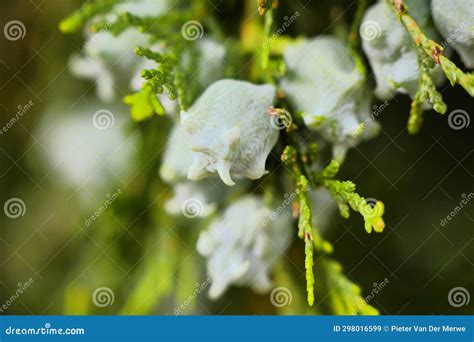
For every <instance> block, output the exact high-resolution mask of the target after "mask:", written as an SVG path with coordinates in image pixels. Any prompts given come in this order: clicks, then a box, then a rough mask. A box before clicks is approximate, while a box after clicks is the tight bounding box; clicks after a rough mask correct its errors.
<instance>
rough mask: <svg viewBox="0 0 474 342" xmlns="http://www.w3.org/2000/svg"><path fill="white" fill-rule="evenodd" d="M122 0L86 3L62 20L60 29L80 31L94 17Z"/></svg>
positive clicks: (98, 0) (72, 31)
mask: <svg viewBox="0 0 474 342" xmlns="http://www.w3.org/2000/svg"><path fill="white" fill-rule="evenodd" d="M118 2H120V0H95V1H91V2H87V3H85V4H84V5H83V6H82V7H81V8H80V9H79V10H77V11H76V12H74V13H73V14H71V15H70V16H69V17H67V18H66V19H64V20H63V21H61V23H60V24H59V29H60V30H61V32H63V33H74V32H77V31H79V30H80V29H81V28H82V27H83V26H84V25H85V23H86V22H87V21H88V20H89V19H91V18H92V17H94V16H96V15H98V14H103V13H107V12H108V11H110V10H111V9H112V8H113V7H114V5H115V4H117V3H118Z"/></svg>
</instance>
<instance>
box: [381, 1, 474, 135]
mask: <svg viewBox="0 0 474 342" xmlns="http://www.w3.org/2000/svg"><path fill="white" fill-rule="evenodd" d="M386 2H387V4H388V6H389V7H390V8H392V9H393V11H394V12H395V14H396V15H397V17H398V19H399V20H400V22H401V23H402V24H403V26H404V27H405V29H406V30H407V32H408V33H409V35H410V37H411V39H412V41H413V44H414V45H415V47H416V50H417V55H418V69H419V73H420V78H419V85H418V91H417V93H416V95H415V98H414V99H413V102H412V105H411V111H410V118H409V122H408V132H410V133H411V134H414V133H417V132H418V131H419V129H420V127H421V124H422V121H423V104H424V103H425V102H426V101H429V103H431V104H432V105H433V109H434V110H435V111H436V112H438V113H440V114H444V113H445V112H446V110H447V105H446V104H445V103H444V101H443V97H442V96H441V94H440V93H439V92H438V91H437V90H436V86H435V84H434V81H433V79H432V77H431V75H430V70H431V69H432V68H434V67H435V65H441V69H442V70H443V72H444V74H445V75H446V77H447V78H448V79H449V81H450V82H451V85H452V86H455V85H456V84H459V85H461V86H462V87H463V88H464V89H465V90H466V91H467V93H468V94H469V95H471V96H473V97H474V74H472V73H470V74H467V73H464V72H463V71H462V70H460V69H459V68H458V67H457V66H456V65H455V64H454V63H453V62H452V61H450V60H449V58H447V57H446V56H444V55H443V51H444V49H443V48H442V47H441V46H440V45H439V44H437V43H436V42H435V41H433V40H431V39H429V38H428V37H427V36H426V35H425V34H424V33H423V32H422V31H421V29H420V27H419V26H418V24H417V23H416V21H415V20H414V19H413V18H412V17H411V16H410V14H409V8H408V7H407V6H406V4H405V2H404V1H403V0H386Z"/></svg>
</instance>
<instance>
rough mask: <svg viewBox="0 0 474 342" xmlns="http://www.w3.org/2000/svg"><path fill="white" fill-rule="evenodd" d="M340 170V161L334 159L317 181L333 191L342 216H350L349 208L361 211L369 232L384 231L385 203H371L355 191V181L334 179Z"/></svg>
mask: <svg viewBox="0 0 474 342" xmlns="http://www.w3.org/2000/svg"><path fill="white" fill-rule="evenodd" d="M338 171H339V163H338V162H336V161H335V160H333V161H331V163H329V165H328V166H327V167H326V168H325V169H323V170H322V171H321V172H320V173H319V174H318V175H317V176H316V181H317V183H318V184H321V185H322V186H324V187H325V188H326V189H328V190H329V191H330V192H331V193H332V195H333V196H334V199H335V200H336V201H337V203H338V204H339V210H340V212H341V216H342V217H344V218H348V217H349V209H352V210H354V211H356V212H359V213H360V214H361V215H362V217H363V218H364V223H365V224H364V226H365V230H366V231H367V233H371V232H372V230H374V231H375V232H377V233H381V232H383V230H384V228H385V222H384V220H383V214H384V212H385V206H384V205H383V203H382V202H380V201H377V202H376V203H375V204H374V203H369V202H368V201H367V200H366V199H365V198H364V197H362V196H360V195H359V194H358V193H356V192H355V190H356V186H355V184H354V183H352V182H350V181H340V180H336V179H334V177H335V176H336V175H337V173H338Z"/></svg>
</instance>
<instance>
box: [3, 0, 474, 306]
mask: <svg viewBox="0 0 474 342" xmlns="http://www.w3.org/2000/svg"><path fill="white" fill-rule="evenodd" d="M209 1H213V5H214V6H215V7H216V8H217V9H216V13H215V14H216V16H217V17H218V19H219V20H221V21H222V22H223V23H227V24H226V25H225V27H226V31H227V32H226V33H228V34H229V35H238V34H239V22H240V20H241V18H242V17H243V6H242V4H241V2H239V1H218V0H209ZM281 3H282V10H281V11H280V13H279V14H278V15H280V16H281V17H283V16H284V15H285V13H293V12H294V11H295V10H298V11H300V13H301V19H300V20H298V21H297V22H296V23H295V26H294V27H292V28H291V34H293V35H296V34H301V35H303V34H305V35H309V36H313V35H317V34H321V33H323V32H325V33H331V32H332V33H334V32H338V30H340V29H341V28H340V27H339V24H337V25H331V23H332V22H336V21H337V22H343V21H344V20H347V22H350V20H351V18H352V15H353V13H354V10H355V5H354V2H353V1H304V0H301V2H300V1H291V2H285V1H281ZM81 4H82V2H81V1H79V0H71V1H59V0H36V1H35V0H31V1H29V0H24V1H14V0H11V1H10V0H2V2H1V3H0V13H1V16H2V27H3V26H4V25H5V24H6V23H7V22H9V21H11V20H20V21H21V22H22V23H23V24H24V26H25V28H26V35H25V37H24V38H23V39H19V40H17V41H10V40H8V39H5V37H4V35H2V36H0V74H1V82H0V83H1V87H0V117H1V121H0V125H1V126H4V125H5V124H6V123H7V122H9V120H10V119H11V117H13V116H14V115H15V113H16V112H17V110H18V106H23V107H24V106H25V104H27V103H29V102H30V101H32V103H33V105H32V106H31V108H30V109H28V110H27V111H26V112H25V114H24V115H23V116H22V117H21V118H20V119H19V120H18V121H17V122H16V123H15V124H14V125H13V126H12V127H11V128H10V129H8V131H7V132H6V133H4V134H2V135H1V136H0V142H1V150H0V203H1V204H2V207H3V205H4V203H5V202H6V201H7V200H8V199H11V198H21V199H22V200H23V201H24V203H25V205H26V211H25V214H24V215H23V216H21V217H19V218H16V219H12V218H8V217H6V216H5V215H3V212H2V215H0V305H1V304H2V303H5V302H7V301H8V299H9V298H10V297H11V296H12V295H13V294H14V293H15V291H17V288H18V287H19V285H18V284H19V283H21V284H25V283H26V282H28V281H29V279H30V278H31V279H33V283H32V284H31V285H30V286H29V287H28V289H27V290H25V291H24V293H22V295H21V296H20V297H19V298H18V299H17V300H15V301H14V302H13V303H11V305H9V306H8V309H7V310H4V312H2V314H62V313H71V314H72V313H95V314H117V313H132V314H134V313H144V314H151V313H159V314H173V310H174V308H175V307H176V305H177V304H176V303H178V304H179V303H181V302H182V299H183V298H184V299H185V298H187V297H188V295H189V293H190V292H192V289H193V287H194V283H195V282H196V279H200V281H202V279H204V275H205V269H204V263H203V262H202V260H198V259H199V257H198V256H197V254H196V253H195V252H194V249H193V248H194V246H193V245H192V244H191V243H189V241H192V240H193V239H195V238H196V234H197V231H192V230H190V229H187V228H188V227H187V225H188V224H187V222H186V221H178V222H176V221H173V220H171V218H170V217H169V216H168V215H166V214H165V213H164V211H163V208H162V206H163V201H164V199H166V198H167V197H169V191H165V193H164V194H163V190H167V188H166V185H165V184H164V183H162V182H161V181H160V180H159V179H158V173H157V172H158V166H159V160H160V154H159V153H158V152H159V151H160V150H161V148H162V147H163V144H164V143H165V142H166V130H167V129H168V128H169V125H170V122H167V121H166V120H161V121H159V122H158V121H156V120H155V121H150V122H147V123H144V124H140V125H139V124H136V123H132V122H131V120H129V116H128V109H127V107H126V106H125V105H120V104H118V105H116V106H114V113H120V115H121V117H122V118H123V119H124V120H122V121H123V122H124V128H123V129H124V131H125V132H128V135H130V134H131V133H132V132H135V131H136V130H140V132H142V134H141V135H137V136H136V137H135V138H134V139H135V141H134V147H133V149H134V151H136V152H137V153H136V154H135V155H134V157H133V163H132V165H130V170H128V171H127V172H128V173H127V175H126V177H125V178H124V177H117V182H116V183H115V185H114V187H112V188H109V189H108V190H98V192H97V193H87V191H86V192H84V191H78V189H77V188H70V189H68V188H66V187H63V186H61V185H60V181H59V180H58V176H57V174H56V173H55V172H54V168H53V167H52V165H51V164H48V163H47V162H45V160H44V159H45V157H44V156H45V154H44V152H45V151H44V150H43V151H42V149H44V148H45V146H43V139H44V137H41V136H38V134H39V133H38V132H40V131H38V129H39V128H38V127H40V126H41V125H40V123H41V122H42V121H41V120H42V119H43V117H44V116H45V115H47V114H48V113H49V112H54V113H56V115H59V116H61V115H64V116H68V115H71V113H72V112H75V111H79V110H82V109H81V108H85V107H87V106H96V107H94V108H96V109H95V110H97V109H99V108H101V107H99V108H98V107H97V106H98V104H97V103H98V102H97V100H95V90H94V87H93V86H92V85H91V83H90V82H87V81H83V80H78V79H75V78H73V77H72V76H71V75H70V73H69V71H68V60H69V57H70V56H71V55H72V54H73V53H74V52H78V51H80V49H81V47H82V44H83V38H82V37H81V35H79V34H78V35H63V34H61V33H60V32H59V31H58V29H57V24H58V22H59V21H60V20H61V19H62V18H64V17H65V16H66V15H68V14H69V13H71V12H72V11H73V10H74V9H76V8H78V7H79V6H80V5H81ZM303 5H304V6H305V8H304V7H303ZM343 19H344V20H343ZM328 28H329V29H328ZM454 60H455V61H456V62H458V63H459V59H458V58H457V57H454ZM459 64H460V63H459ZM441 90H442V94H443V96H444V97H445V100H446V102H447V104H448V106H449V109H448V112H449V111H452V110H455V109H463V110H465V111H467V112H468V113H470V114H472V113H473V112H474V105H473V101H472V99H471V98H469V96H468V95H467V94H465V92H463V91H462V90H461V89H460V88H459V87H457V88H451V87H450V86H448V85H445V86H444V87H443V88H441ZM124 95H125V94H124ZM99 106H102V107H103V108H109V107H110V105H106V104H103V105H100V104H99ZM409 106H410V101H409V99H408V98H407V97H405V96H397V97H396V98H394V99H392V100H391V101H390V104H389V106H388V107H387V109H385V110H384V111H383V112H382V113H381V114H380V115H379V116H378V119H379V121H380V122H381V123H382V127H383V131H382V133H381V134H380V135H379V136H378V137H377V138H376V139H374V140H371V141H368V142H365V143H363V144H361V145H360V146H358V147H357V148H355V149H352V150H351V151H350V152H349V154H348V158H347V160H346V162H345V164H344V165H343V168H342V174H341V178H343V179H349V180H353V181H354V182H355V183H356V184H357V185H358V190H359V193H361V194H363V195H365V194H366V195H367V197H370V196H376V197H377V199H381V200H383V202H384V203H385V207H386V215H385V221H386V223H387V227H386V230H385V232H384V233H383V234H377V235H376V234H371V235H367V234H366V233H365V231H364V229H363V223H362V221H361V219H360V217H358V216H357V215H352V216H351V218H350V219H349V220H344V219H342V218H340V217H339V216H338V215H335V217H334V220H333V223H332V225H331V227H330V229H329V230H328V231H327V232H326V238H327V239H328V240H329V241H330V242H332V243H333V244H334V247H335V255H334V256H335V258H336V259H337V260H338V261H339V262H340V263H341V264H342V265H343V267H344V271H345V274H346V275H347V276H348V277H349V278H350V279H351V280H352V281H353V282H355V283H356V284H359V285H360V286H361V288H362V291H363V294H364V296H366V295H368V294H370V293H371V291H372V289H373V287H374V283H380V282H382V281H383V280H384V279H385V278H387V279H388V280H389V282H388V285H387V286H386V287H385V288H384V289H383V290H382V291H380V293H378V294H377V295H376V296H375V298H374V299H373V300H372V301H371V302H370V304H371V305H373V306H375V307H376V308H377V309H379V310H380V312H381V313H382V314H427V315H428V314H473V307H474V300H471V301H470V303H468V304H467V305H465V306H462V307H459V308H455V307H453V306H451V305H450V304H449V302H448V293H449V291H450V290H451V289H453V288H455V287H464V288H466V289H467V290H468V291H469V292H470V294H471V295H472V294H473V293H474V272H473V271H474V264H473V262H474V241H473V240H474V230H473V228H474V210H473V208H474V203H472V202H469V203H468V205H467V206H465V207H464V208H463V209H462V210H461V211H460V212H459V213H458V214H456V215H455V217H454V218H453V220H452V221H449V223H448V224H446V225H444V226H442V225H441V224H440V221H441V220H442V219H443V218H444V217H446V216H447V215H448V214H449V213H450V212H451V211H452V210H453V209H454V208H455V207H456V206H458V205H459V203H460V202H461V200H462V195H463V194H470V193H472V192H474V189H473V187H474V182H473V175H474V154H473V139H472V136H473V135H472V132H473V131H472V126H473V125H472V124H471V126H470V127H469V128H466V129H463V130H458V131H456V130H453V129H451V128H450V127H449V125H448V123H447V119H446V116H444V117H443V116H440V115H438V114H436V113H434V112H428V113H427V114H426V115H425V118H426V120H425V123H424V125H423V127H422V130H421V132H420V133H419V134H418V135H416V136H410V135H408V133H407V131H406V122H407V119H408V112H409ZM92 113H93V111H91V114H92ZM56 118H57V117H53V118H52V119H51V120H53V121H54V120H56ZM44 133H45V134H46V135H47V134H48V132H44ZM143 137H147V139H144V138H143ZM57 144H61V142H60V141H58V142H57ZM53 145H54V144H53ZM71 158H73V159H74V151H71ZM108 177H109V176H108ZM110 189H112V190H110ZM117 189H120V190H121V191H122V192H123V193H124V194H125V196H121V197H120V198H119V199H118V200H117V202H116V203H114V206H113V208H112V209H111V210H110V211H109V212H107V213H105V214H104V216H106V217H105V218H103V221H102V222H103V223H102V224H97V225H91V227H84V220H85V219H86V218H88V217H90V216H91V214H92V213H93V212H94V210H95V209H94V208H95V206H96V205H97V204H93V203H103V201H104V199H105V198H106V196H107V194H109V195H110V194H112V193H113V192H114V191H117ZM158 194H160V195H159V196H158ZM84 198H86V200H84ZM84 201H85V202H86V203H89V204H91V207H88V205H87V204H86V205H84V204H83V203H84ZM87 201H89V202H87ZM184 236H189V237H188V238H184ZM296 244H298V245H297V246H296V248H299V249H302V246H301V245H300V244H299V242H297V243H296ZM293 247H294V246H293ZM295 260H297V262H295V264H291V265H290V271H291V272H292V273H294V274H296V276H297V278H298V279H299V281H300V283H301V287H302V288H303V287H304V274H303V270H304V265H303V264H302V263H299V264H298V260H299V259H298V256H297V257H295ZM196 265H197V266H196ZM178 266H179V267H178ZM188 278H189V281H186V279H188ZM175 280H177V281H175ZM111 284H112V285H111ZM101 286H109V287H113V288H114V296H115V298H114V303H113V304H112V305H110V306H108V307H106V308H97V307H95V306H93V305H92V303H91V291H93V290H94V289H96V288H98V287H101ZM317 291H318V289H317V288H316V292H317ZM161 294H166V296H161ZM156 298H161V300H160V301H159V302H157V301H156ZM179 298H181V299H179ZM295 301H296V299H295ZM296 312H299V313H304V312H303V311H296ZM184 313H197V314H275V313H277V312H276V308H275V307H274V306H272V305H271V304H270V302H269V299H268V296H267V295H256V294H253V293H251V291H250V290H249V289H242V288H233V289H232V290H230V291H228V292H227V293H226V294H225V296H224V297H223V298H221V299H220V300H218V301H217V302H210V301H209V300H208V299H207V298H206V296H205V295H203V294H200V295H199V297H198V300H197V301H196V302H195V303H193V304H192V305H190V307H189V308H187V311H185V312H184Z"/></svg>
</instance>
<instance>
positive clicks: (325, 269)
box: [316, 257, 379, 315]
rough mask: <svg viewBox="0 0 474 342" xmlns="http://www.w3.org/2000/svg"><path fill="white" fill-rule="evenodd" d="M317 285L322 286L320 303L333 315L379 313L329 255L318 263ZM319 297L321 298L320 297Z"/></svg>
mask: <svg viewBox="0 0 474 342" xmlns="http://www.w3.org/2000/svg"><path fill="white" fill-rule="evenodd" d="M316 275H317V280H316V286H317V287H318V288H321V293H322V294H324V295H322V298H321V299H320V304H321V305H323V304H325V306H326V307H327V308H328V309H329V311H330V312H331V314H333V315H378V314H379V312H378V311H377V309H375V308H374V307H372V306H371V305H369V304H367V303H366V302H365V300H364V298H362V296H361V289H360V287H359V286H357V285H355V284H354V283H353V282H351V281H350V280H349V279H347V277H346V276H344V274H343V272H342V266H341V265H340V264H339V263H338V262H336V261H334V260H331V259H329V258H327V257H322V258H320V259H319V260H318V262H317V263H316ZM318 299H319V298H318Z"/></svg>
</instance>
